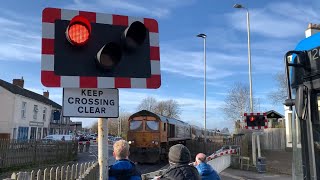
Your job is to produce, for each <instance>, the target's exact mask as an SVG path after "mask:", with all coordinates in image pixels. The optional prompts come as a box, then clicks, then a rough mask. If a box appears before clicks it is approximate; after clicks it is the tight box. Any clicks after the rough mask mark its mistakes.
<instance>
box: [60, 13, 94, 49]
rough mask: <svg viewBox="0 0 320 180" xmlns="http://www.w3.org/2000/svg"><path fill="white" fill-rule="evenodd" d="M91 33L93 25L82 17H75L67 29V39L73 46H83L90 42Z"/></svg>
mask: <svg viewBox="0 0 320 180" xmlns="http://www.w3.org/2000/svg"><path fill="white" fill-rule="evenodd" d="M90 33H91V24H90V22H89V21H88V19H86V18H84V17H82V16H75V17H74V18H72V20H71V21H70V23H69V26H68V27H67V30H66V37H67V39H68V41H69V42H70V43H71V44H73V45H76V46H82V45H85V44H86V43H87V42H88V40H89V37H90Z"/></svg>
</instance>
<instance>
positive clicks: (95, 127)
mask: <svg viewBox="0 0 320 180" xmlns="http://www.w3.org/2000/svg"><path fill="white" fill-rule="evenodd" d="M91 131H92V132H94V133H98V122H95V123H94V124H93V125H92V126H91Z"/></svg>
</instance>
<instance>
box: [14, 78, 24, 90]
mask: <svg viewBox="0 0 320 180" xmlns="http://www.w3.org/2000/svg"><path fill="white" fill-rule="evenodd" d="M12 84H13V85H16V86H19V87H21V88H23V85H24V80H23V77H22V78H21V79H13V80H12Z"/></svg>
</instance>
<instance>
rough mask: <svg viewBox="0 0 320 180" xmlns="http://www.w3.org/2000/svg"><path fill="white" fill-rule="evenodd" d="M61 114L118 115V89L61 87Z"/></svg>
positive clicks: (111, 116)
mask: <svg viewBox="0 0 320 180" xmlns="http://www.w3.org/2000/svg"><path fill="white" fill-rule="evenodd" d="M62 108H63V116H67V117H98V118H101V117H108V118H109V117H110V118H116V117H118V116H119V92H118V89H84V88H64V89H63V105H62Z"/></svg>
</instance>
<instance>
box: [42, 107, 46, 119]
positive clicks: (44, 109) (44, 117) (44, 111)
mask: <svg viewBox="0 0 320 180" xmlns="http://www.w3.org/2000/svg"><path fill="white" fill-rule="evenodd" d="M46 117H47V108H46V107H44V108H43V112H42V120H43V121H46Z"/></svg>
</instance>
